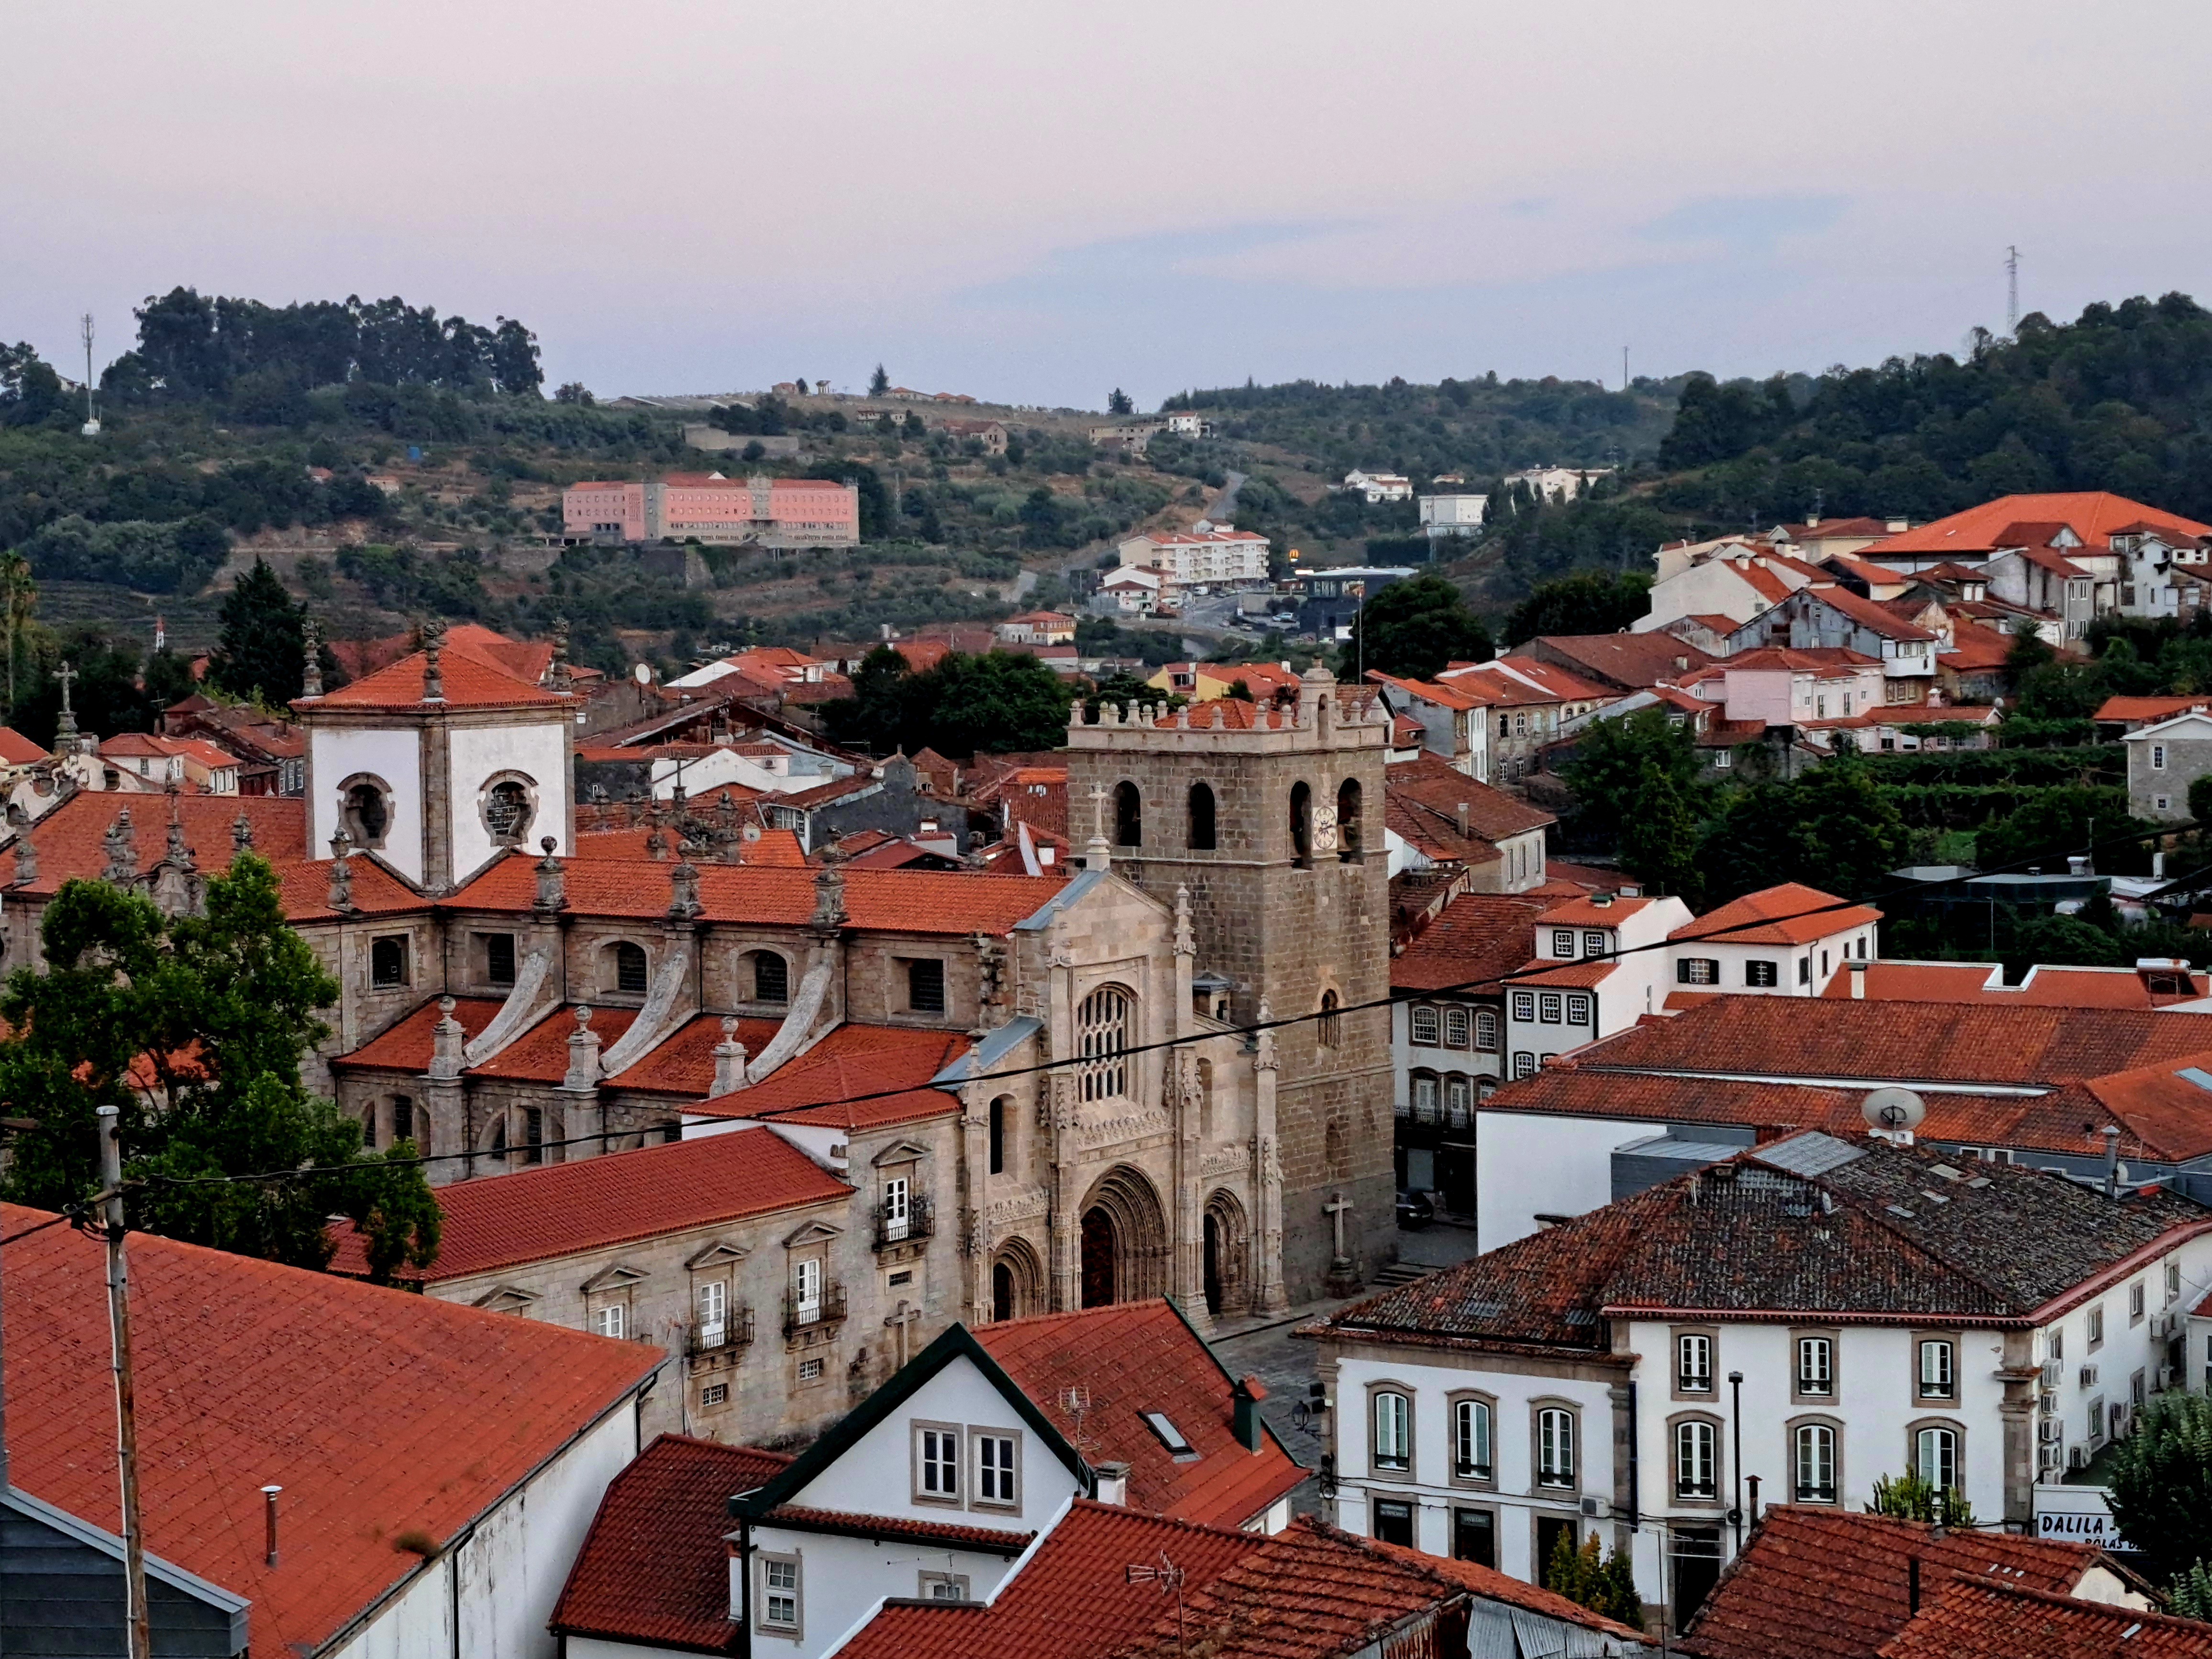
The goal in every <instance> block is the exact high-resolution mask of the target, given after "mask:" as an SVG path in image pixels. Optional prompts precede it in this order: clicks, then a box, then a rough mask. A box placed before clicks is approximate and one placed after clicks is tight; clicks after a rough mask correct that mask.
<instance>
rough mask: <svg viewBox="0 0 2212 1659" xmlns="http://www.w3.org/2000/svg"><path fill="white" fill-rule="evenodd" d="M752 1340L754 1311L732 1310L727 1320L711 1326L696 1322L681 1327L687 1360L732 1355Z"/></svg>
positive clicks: (748, 1309) (747, 1309) (745, 1309)
mask: <svg viewBox="0 0 2212 1659" xmlns="http://www.w3.org/2000/svg"><path fill="white" fill-rule="evenodd" d="M752 1340H753V1310H751V1309H750V1308H732V1310H730V1312H729V1316H728V1317H726V1318H725V1319H723V1320H721V1321H720V1322H717V1323H714V1324H711V1325H709V1324H703V1323H701V1322H698V1321H696V1320H695V1321H693V1322H691V1323H690V1324H689V1325H686V1326H685V1327H684V1356H685V1358H690V1359H710V1358H718V1357H726V1356H728V1355H732V1354H734V1353H735V1352H737V1351H738V1349H740V1348H743V1347H745V1346H748V1345H749V1344H750V1342H751V1341H752Z"/></svg>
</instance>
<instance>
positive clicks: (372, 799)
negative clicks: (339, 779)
mask: <svg viewBox="0 0 2212 1659" xmlns="http://www.w3.org/2000/svg"><path fill="white" fill-rule="evenodd" d="M338 819H339V822H340V823H343V825H344V826H345V832H346V839H347V840H349V841H350V842H353V844H354V845H355V846H356V847H377V848H380V847H382V846H383V845H384V837H385V834H386V831H387V830H389V829H391V828H392V786H391V785H390V784H388V783H386V781H384V780H383V779H382V778H380V777H377V776H376V775H374V774H373V773H368V772H356V773H355V774H354V775H353V776H351V777H349V778H348V779H347V780H346V781H344V782H343V783H342V784H340V785H339V786H338Z"/></svg>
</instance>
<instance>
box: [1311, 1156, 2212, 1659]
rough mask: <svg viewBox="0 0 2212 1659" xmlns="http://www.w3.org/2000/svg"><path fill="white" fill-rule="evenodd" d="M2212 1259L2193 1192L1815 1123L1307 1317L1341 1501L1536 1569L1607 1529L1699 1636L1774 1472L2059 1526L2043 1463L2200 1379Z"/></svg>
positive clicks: (1861, 1496) (1351, 1524)
mask: <svg viewBox="0 0 2212 1659" xmlns="http://www.w3.org/2000/svg"><path fill="white" fill-rule="evenodd" d="M2208 1285H2212V1215H2208V1214H2207V1213H2206V1212H2204V1210H2203V1208H2201V1207H2200V1206H2197V1205H2194V1204H2191V1203H2190V1202H2188V1201H2187V1200H2183V1199H2180V1198H2177V1197H2174V1196H2172V1195H2170V1194H2165V1193H2162V1192H2159V1191H2157V1190H2155V1189H2153V1190H2150V1191H2146V1192H2124V1193H2122V1194H2118V1195H2109V1194H2107V1193H2106V1192H2105V1191H2103V1190H2100V1188H2096V1187H2093V1186H2090V1185H2087V1184H2085V1183H2082V1182H2076V1181H2073V1180H2069V1179H2068V1178H2066V1177H2065V1176H2059V1175H2054V1174H2051V1173H2049V1172H2046V1171H2043V1170H2031V1169H2027V1168H2026V1167H2024V1166H2015V1165H2009V1164H1977V1163H1972V1162H1968V1161H1966V1160H1960V1161H1959V1162H1956V1163H1954V1162H1950V1161H1948V1158H1947V1155H1946V1154H1944V1153H1943V1152H1938V1151H1936V1150H1933V1149H1929V1148H1924V1147H1913V1146H1900V1145H1897V1144H1894V1142H1893V1141H1892V1140H1890V1139H1881V1138H1878V1137H1873V1136H1868V1137H1860V1138H1854V1139H1842V1138H1839V1137H1837V1136H1833V1135H1830V1134H1826V1133H1820V1132H1818V1131H1807V1132H1804V1133H1799V1134H1796V1135H1792V1136H1790V1137H1788V1138H1786V1139H1782V1140H1778V1141H1776V1142H1774V1143H1771V1144H1770V1145H1768V1146H1760V1147H1757V1148H1751V1149H1746V1150H1745V1151H1743V1152H1741V1153H1739V1154H1738V1155H1737V1156H1736V1157H1735V1158H1731V1159H1729V1160H1728V1161H1726V1162H1724V1163H1721V1164H1714V1165H1712V1166H1711V1167H1708V1168H1705V1169H1703V1170H1698V1171H1695V1172H1692V1173H1690V1174H1686V1175H1683V1176H1677V1177H1675V1178H1674V1179H1672V1180H1670V1181H1667V1182H1662V1183H1661V1184H1660V1185H1658V1186H1655V1187H1651V1188H1646V1189H1644V1191H1642V1192H1639V1193H1637V1194H1632V1196H1630V1197H1627V1198H1625V1199H1623V1200H1620V1201H1618V1202H1616V1203H1613V1204H1610V1205H1607V1206H1605V1207H1604V1208H1602V1209H1600V1210H1596V1211H1593V1212H1590V1213H1589V1214H1587V1215H1583V1216H1579V1217H1576V1218H1572V1219H1571V1220H1565V1221H1562V1222H1561V1223H1560V1224H1559V1225H1556V1226H1553V1227H1550V1228H1547V1230H1545V1231H1541V1232H1538V1233H1535V1234H1534V1235H1532V1236H1530V1237H1526V1238H1523V1239H1521V1240H1519V1241H1518V1242H1516V1243H1513V1244H1511V1245H1509V1246H1506V1247H1505V1248H1504V1249H1497V1250H1493V1251H1491V1252H1489V1253H1487V1254H1486V1255H1481V1256H1479V1257H1477V1258H1476V1259H1475V1260H1474V1261H1470V1262H1467V1263H1465V1264H1463V1265H1462V1266H1460V1267H1454V1268H1450V1269H1448V1270H1446V1271H1445V1272H1443V1273H1437V1274H1432V1275H1431V1276H1430V1277H1428V1278H1426V1279H1423V1280H1421V1281H1420V1283H1419V1285H1417V1286H1407V1287H1405V1288H1403V1289H1400V1290H1394V1291H1385V1292H1383V1294H1381V1295H1379V1296H1376V1297H1370V1298H1369V1299H1367V1300H1366V1301H1364V1302H1360V1303H1356V1304H1352V1306H1350V1307H1347V1308H1345V1309H1342V1310H1339V1311H1338V1312H1337V1313H1336V1314H1334V1315H1333V1316H1330V1317H1329V1318H1328V1320H1327V1321H1325V1322H1322V1323H1321V1324H1318V1325H1316V1326H1312V1327H1309V1328H1307V1329H1306V1331H1305V1333H1304V1334H1307V1335H1310V1336H1312V1337H1314V1338H1316V1339H1317V1340H1319V1341H1320V1343H1321V1345H1322V1365H1321V1370H1322V1380H1323V1384H1324V1386H1325V1388H1326V1389H1327V1391H1328V1399H1329V1401H1330V1402H1331V1406H1332V1411H1331V1415H1330V1425H1331V1432H1332V1434H1333V1436H1334V1455H1335V1467H1336V1473H1337V1479H1338V1483H1339V1484H1338V1489H1337V1492H1336V1494H1335V1498H1334V1511H1335V1513H1334V1519H1335V1521H1336V1523H1337V1524H1338V1525H1339V1526H1340V1527H1343V1528H1346V1530H1348V1531H1352V1532H1357V1533H1364V1534H1370V1535H1373V1536H1376V1537H1381V1538H1384V1539H1386V1540H1389V1541H1394V1542H1399V1543H1404V1544H1410V1545H1412V1546H1413V1547H1417V1548H1419V1549H1423V1550H1426V1551H1429V1552H1431V1553H1435V1554H1438V1555H1457V1556H1460V1557H1462V1559H1475V1560H1478V1561H1482V1562H1484V1563H1486V1564H1487V1565H1495V1566H1497V1567H1498V1568H1499V1569H1500V1570H1502V1571H1506V1572H1508V1573H1510V1574H1512V1575H1514V1576H1515V1577H1526V1578H1528V1579H1529V1580H1530V1581H1531V1582H1541V1574H1542V1571H1543V1565H1544V1563H1545V1562H1546V1560H1547V1559H1548V1558H1549V1556H1550V1554H1551V1553H1552V1552H1553V1550H1554V1549H1556V1548H1557V1547H1559V1544H1560V1542H1561V1541H1562V1540H1565V1541H1566V1542H1567V1544H1568V1546H1569V1547H1575V1546H1577V1545H1579V1544H1580V1543H1581V1542H1582V1541H1583V1540H1584V1539H1585V1538H1587V1537H1588V1536H1589V1535H1590V1534H1595V1535H1596V1536H1597V1537H1598V1538H1599V1539H1600V1541H1601V1543H1602V1545H1603V1546H1604V1547H1606V1548H1607V1549H1620V1550H1623V1551H1625V1552H1626V1553H1628V1554H1629V1556H1630V1558H1631V1559H1632V1562H1633V1565H1634V1570H1635V1576H1636V1583H1637V1588H1638V1591H1639V1592H1640V1593H1641V1595H1642V1596H1643V1598H1644V1602H1645V1604H1646V1606H1647V1608H1649V1609H1650V1610H1652V1611H1654V1612H1656V1613H1658V1614H1659V1615H1660V1616H1661V1617H1662V1619H1663V1620H1664V1621H1665V1623H1666V1626H1668V1628H1669V1629H1671V1630H1673V1631H1674V1632H1677V1633H1679V1632H1680V1629H1681V1626H1682V1623H1683V1621H1684V1620H1685V1619H1686V1616H1687V1615H1688V1613H1690V1612H1692V1611H1693V1610H1694V1608H1695V1607H1696V1606H1697V1604H1698V1603H1699V1601H1701V1600H1702V1598H1703V1596H1704V1595H1705V1593H1706V1591H1708V1590H1709V1589H1711V1585H1712V1583H1713V1582H1714V1580H1715V1578H1716V1577H1717V1576H1718V1574H1719V1573H1720V1571H1722V1570H1723V1567H1724V1565H1726V1563H1727V1562H1728V1561H1729V1559H1731V1557H1732V1555H1733V1553H1734V1552H1735V1549H1736V1548H1737V1547H1739V1546H1740V1542H1741V1534H1740V1533H1739V1532H1738V1531H1737V1530H1736V1529H1735V1528H1734V1527H1733V1526H1732V1525H1731V1523H1730V1521H1729V1514H1730V1511H1731V1510H1732V1509H1733V1508H1735V1506H1736V1505H1738V1504H1743V1505H1745V1506H1746V1507H1748V1504H1749V1497H1748V1492H1747V1486H1748V1484H1749V1482H1750V1481H1751V1480H1753V1479H1754V1478H1755V1479H1756V1480H1758V1482H1759V1496H1760V1501H1761V1502H1762V1503H1763V1504H1774V1503H1790V1504H1805V1505H1823V1504H1827V1505H1834V1506H1836V1507H1837V1508H1838V1509H1843V1508H1846V1507H1849V1508H1859V1507H1863V1506H1864V1505H1865V1504H1867V1503H1868V1502H1869V1499H1870V1498H1871V1496H1872V1492H1873V1487H1874V1483H1875V1480H1878V1479H1881V1478H1882V1477H1885V1476H1894V1475H1898V1474H1905V1473H1911V1474H1916V1475H1917V1476H1919V1477H1920V1478H1921V1479H1923V1480H1927V1481H1928V1482H1929V1483H1930V1484H1931V1485H1934V1486H1938V1487H1942V1488H1945V1489H1948V1490H1949V1491H1952V1492H1955V1493H1957V1494H1958V1495H1959V1496H1960V1498H1963V1499H1965V1500H1966V1502H1967V1503H1968V1504H1971V1505H1972V1510H1973V1514H1974V1516H1975V1521H1976V1524H1978V1525H1981V1526H1985V1527H1998V1526H2002V1527H2004V1528H2007V1529H2009V1530H2022V1529H2033V1528H2034V1526H2035V1516H2036V1515H2037V1513H2038V1510H2039V1487H2048V1486H2052V1485H2054V1484H2055V1483H2057V1481H2058V1480H2060V1479H2061V1477H2062V1476H2063V1474H2064V1473H2065V1472H2066V1471H2067V1470H2068V1469H2069V1468H2079V1467H2080V1466H2081V1464H2082V1463H2084V1462H2086V1461H2087V1458H2088V1456H2089V1455H2091V1453H2093V1451H2094V1449H2097V1448H2099V1447H2101V1446H2103V1445H2104V1444H2106V1443H2107V1442H2108V1441H2109V1440H2110V1439H2111V1438H2112V1437H2116V1436H2118V1435H2119V1434H2123V1433H2124V1432H2126V1431H2127V1430H2128V1429H2129V1427H2130V1425H2131V1424H2132V1422H2133V1418H2134V1413H2135V1412H2136V1409H2137V1408H2138V1407H2140V1406H2141V1405H2142V1402H2143V1401H2145V1400H2146V1399H2148V1397H2149V1396H2150V1395H2153V1394H2154V1393H2156V1392H2158V1391H2159V1390H2160V1389H2164V1388H2170V1387H2181V1386H2186V1385H2187V1384H2188V1383H2190V1381H2191V1378H2190V1377H2189V1376H2187V1375H2186V1374H2185V1371H2184V1370H2181V1369H2180V1368H2179V1367H2177V1366H2176V1364H2175V1359H2176V1356H2177V1355H2178V1354H2179V1352H2181V1349H2182V1344H2183V1340H2184V1337H2183V1333H2184V1332H2185V1330H2186V1329H2187V1328H2188V1326H2189V1323H2190V1322H2189V1320H2188V1317H2187V1315H2188V1310H2190V1309H2191V1307H2192V1306H2195V1305H2197V1304H2198V1303H2199V1302H2200V1301H2201V1299H2202V1298H2203V1296H2204V1294H2205V1291H2206V1289H2207V1286H2208ZM1739 1459H1740V1460H1741V1461H1740V1462H1739V1461H1738V1460H1739Z"/></svg>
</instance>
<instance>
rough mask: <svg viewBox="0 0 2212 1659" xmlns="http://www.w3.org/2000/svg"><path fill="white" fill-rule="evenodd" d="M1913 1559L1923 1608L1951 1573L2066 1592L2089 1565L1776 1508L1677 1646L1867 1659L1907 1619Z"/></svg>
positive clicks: (1729, 1653)
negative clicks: (1917, 1568) (1918, 1570)
mask: <svg viewBox="0 0 2212 1659" xmlns="http://www.w3.org/2000/svg"><path fill="white" fill-rule="evenodd" d="M1916 1559H1917V1561H1918V1562H1919V1563H1920V1589H1921V1598H1922V1603H1923V1607H1924V1606H1925V1605H1926V1604H1927V1603H1928V1602H1929V1601H1933V1600H1934V1599H1935V1598H1936V1595H1937V1594H1938V1593H1939V1590H1940V1589H1941V1587H1942V1585H1943V1584H1944V1583H1946V1582H1947V1581H1948V1579H1949V1577H1950V1576H1951V1575H1952V1574H1953V1573H1966V1574H1970V1575H1972V1576H1974V1577H1980V1578H1984V1579H1987V1578H1990V1577H1993V1576H1996V1577H1997V1579H1998V1582H2002V1583H2005V1584H2007V1585H2027V1586H2030V1587H2032V1588H2033V1589H2046V1590H2057V1591H2061V1592H2063V1591H2066V1590H2069V1589H2072V1588H2073V1587H2074V1586H2075V1584H2076V1583H2078V1582H2079V1581H2080V1579H2081V1575H2082V1574H2083V1573H2084V1572H2086V1571H2088V1569H2089V1568H2090V1567H2091V1566H2092V1565H2094V1564H2095V1563H2096V1561H2097V1559H2098V1554H2097V1552H2096V1551H2094V1550H2093V1549H2091V1548H2089V1547H2087V1546H2086V1545H2081V1544H2063V1543H2047V1542H2045V1541H2043V1540H2041V1539H2039V1538H2026V1537H2021V1536H2019V1535H2017V1534H2010V1533H2000V1532H1953V1533H1950V1534H1944V1535H1938V1534H1936V1530H1935V1528H1932V1527H1929V1526H1925V1525H1923V1524H1922V1523H1920V1522H1916V1521H1892V1520H1888V1519H1887V1518H1885V1517H1883V1516H1874V1515H1858V1514H1853V1513H1850V1512H1848V1511H1845V1510H1835V1509H1829V1508H1826V1507H1820V1508H1815V1507H1814V1506H1812V1505H1809V1504H1808V1505H1803V1506H1799V1505H1792V1504H1777V1505H1776V1506H1774V1507H1773V1508H1771V1509H1769V1510H1767V1511H1766V1512H1765V1515H1763V1516H1761V1517H1760V1518H1759V1526H1758V1528H1756V1530H1754V1531H1753V1534H1752V1535H1751V1540H1750V1541H1749V1542H1748V1543H1747V1545H1746V1546H1745V1547H1744V1550H1743V1553H1742V1554H1741V1555H1740V1556H1738V1557H1737V1558H1736V1559H1735V1562H1733V1563H1732V1564H1731V1565H1729V1570H1728V1571H1727V1572H1726V1573H1725V1574H1724V1575H1723V1577H1722V1579H1721V1582H1720V1584H1719V1585H1718V1587H1717V1589H1714V1590H1713V1592H1712V1594H1711V1595H1710V1596H1708V1597H1707V1598H1706V1601H1705V1606H1704V1607H1701V1608H1700V1609H1699V1612H1698V1614H1697V1616H1696V1618H1695V1619H1694V1620H1692V1622H1691V1625H1690V1627H1689V1629H1688V1631H1687V1632H1686V1634H1685V1635H1684V1636H1683V1638H1682V1639H1681V1640H1680V1642H1679V1643H1678V1644H1676V1646H1677V1648H1678V1650H1679V1651H1680V1652H1682V1653H1685V1654H1690V1655H1694V1656H1696V1659H1773V1656H1774V1655H1777V1654H1780V1653H1787V1654H1789V1655H1790V1659H1872V1656H1873V1654H1874V1653H1875V1650H1876V1649H1878V1648H1880V1647H1881V1644H1883V1643H1884V1642H1886V1641H1887V1640H1888V1639H1889V1638H1891V1637H1893V1636H1894V1635H1896V1634H1897V1632H1899V1631H1900V1630H1902V1629H1903V1628H1904V1627H1905V1623H1906V1621H1907V1620H1910V1619H1911V1616H1912V1613H1911V1601H1910V1598H1911V1583H1912V1577H1911V1571H1912V1570H1911V1563H1912V1562H1913V1561H1914V1560H1916Z"/></svg>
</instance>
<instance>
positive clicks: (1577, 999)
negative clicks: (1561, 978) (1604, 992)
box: [1567, 991, 1590, 1025]
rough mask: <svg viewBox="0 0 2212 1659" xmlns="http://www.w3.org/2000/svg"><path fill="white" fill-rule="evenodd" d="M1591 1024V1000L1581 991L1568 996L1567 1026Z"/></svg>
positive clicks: (1570, 993) (1571, 992)
mask: <svg viewBox="0 0 2212 1659" xmlns="http://www.w3.org/2000/svg"><path fill="white" fill-rule="evenodd" d="M1589 1023H1590V1000H1589V997H1587V996H1586V995H1584V994H1583V993H1582V992H1580V991H1570V992H1569V993H1568V994H1567V1024H1570V1025H1587V1024H1589Z"/></svg>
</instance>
